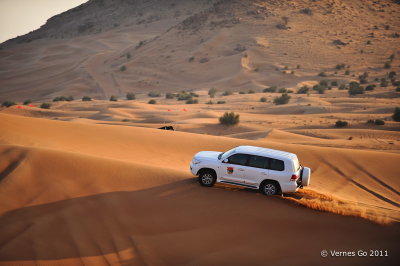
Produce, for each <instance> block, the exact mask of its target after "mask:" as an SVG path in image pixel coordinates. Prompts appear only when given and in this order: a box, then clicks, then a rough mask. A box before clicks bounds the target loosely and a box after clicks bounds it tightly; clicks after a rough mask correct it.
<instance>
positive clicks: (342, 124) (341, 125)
mask: <svg viewBox="0 0 400 266" xmlns="http://www.w3.org/2000/svg"><path fill="white" fill-rule="evenodd" d="M348 125H349V123H347V121H342V120H338V121H336V123H335V127H347V126H348Z"/></svg>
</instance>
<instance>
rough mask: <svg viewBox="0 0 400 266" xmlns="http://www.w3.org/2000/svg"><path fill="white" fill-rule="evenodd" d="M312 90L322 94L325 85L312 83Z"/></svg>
mask: <svg viewBox="0 0 400 266" xmlns="http://www.w3.org/2000/svg"><path fill="white" fill-rule="evenodd" d="M312 89H313V90H315V91H316V92H318V93H319V94H324V93H325V90H326V87H325V86H321V85H320V84H317V85H314V86H313V88H312Z"/></svg>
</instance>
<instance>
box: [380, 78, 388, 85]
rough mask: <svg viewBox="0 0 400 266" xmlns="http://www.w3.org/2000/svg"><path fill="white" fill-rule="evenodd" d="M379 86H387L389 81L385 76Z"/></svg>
mask: <svg viewBox="0 0 400 266" xmlns="http://www.w3.org/2000/svg"><path fill="white" fill-rule="evenodd" d="M380 86H381V87H387V86H389V82H388V81H387V80H386V79H385V78H382V79H381V84H380Z"/></svg>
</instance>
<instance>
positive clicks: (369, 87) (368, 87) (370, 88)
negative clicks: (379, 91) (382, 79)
mask: <svg viewBox="0 0 400 266" xmlns="http://www.w3.org/2000/svg"><path fill="white" fill-rule="evenodd" d="M375 87H376V85H374V84H370V85H368V86H367V87H365V90H366V91H373V90H374V89H375Z"/></svg>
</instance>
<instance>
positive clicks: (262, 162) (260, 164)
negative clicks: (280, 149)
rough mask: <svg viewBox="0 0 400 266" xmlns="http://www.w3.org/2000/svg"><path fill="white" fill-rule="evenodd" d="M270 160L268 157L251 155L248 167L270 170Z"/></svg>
mask: <svg viewBox="0 0 400 266" xmlns="http://www.w3.org/2000/svg"><path fill="white" fill-rule="evenodd" d="M269 160H270V159H269V158H266V157H262V156H257V155H249V161H248V162H247V165H248V166H250V167H255V168H262V169H268V168H269V167H268V166H269Z"/></svg>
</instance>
